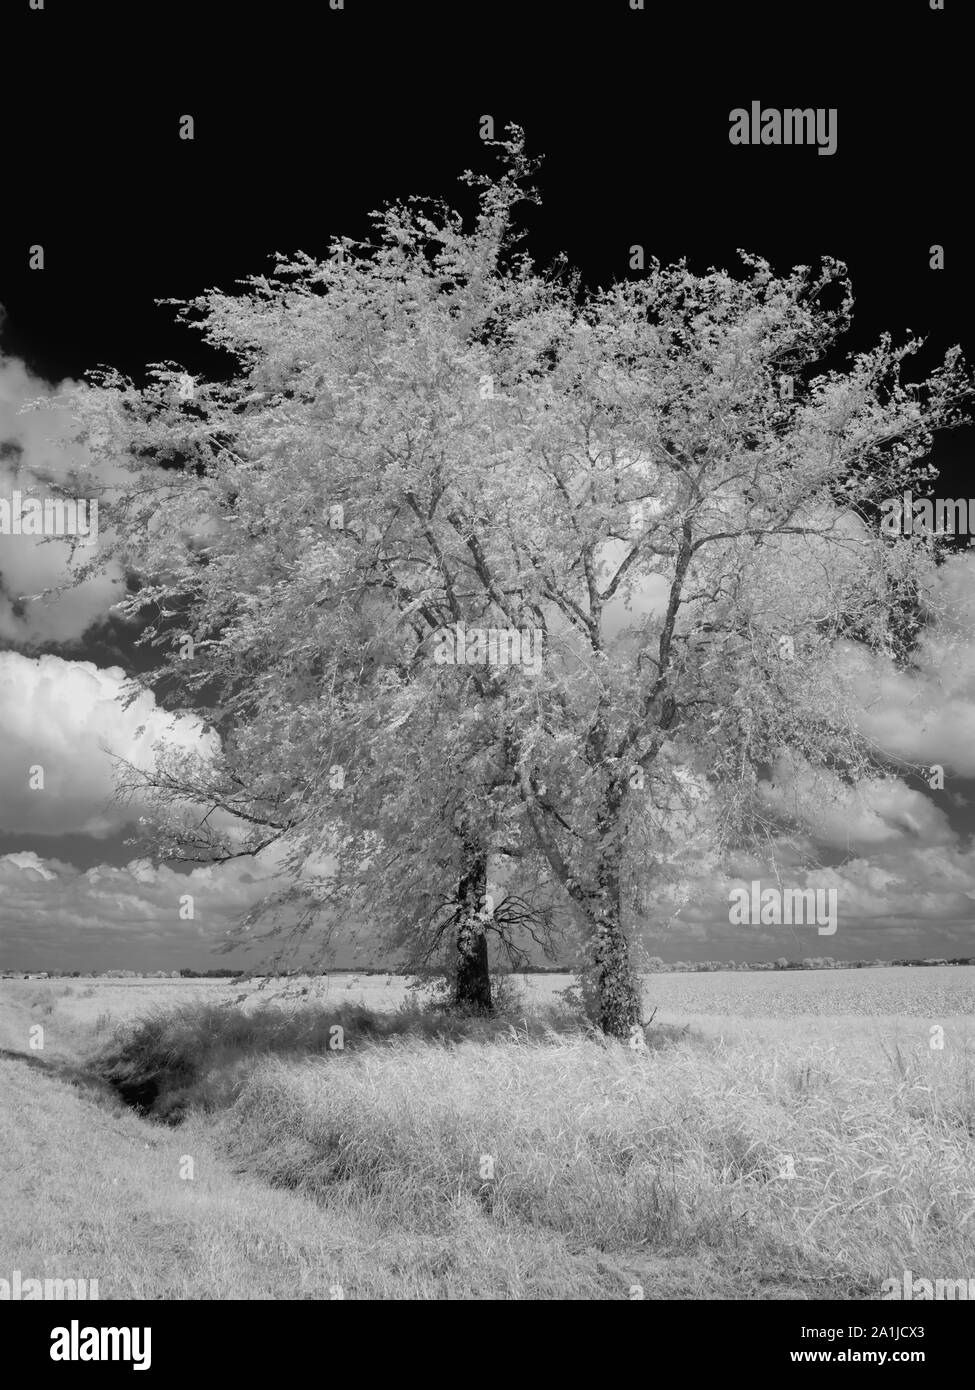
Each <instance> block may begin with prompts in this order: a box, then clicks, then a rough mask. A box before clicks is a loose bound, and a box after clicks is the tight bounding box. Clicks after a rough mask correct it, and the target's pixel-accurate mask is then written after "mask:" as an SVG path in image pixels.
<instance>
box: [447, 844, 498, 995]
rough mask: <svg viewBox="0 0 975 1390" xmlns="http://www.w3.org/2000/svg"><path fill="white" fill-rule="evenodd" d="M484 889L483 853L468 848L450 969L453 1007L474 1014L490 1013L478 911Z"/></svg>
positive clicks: (485, 947) (485, 948)
mask: <svg viewBox="0 0 975 1390" xmlns="http://www.w3.org/2000/svg"><path fill="white" fill-rule="evenodd" d="M486 890H487V856H486V855H485V854H483V853H482V852H481V851H480V850H479V849H474V850H472V853H471V858H470V859H469V861H468V869H467V872H466V873H465V874H464V877H463V878H462V879H461V880H460V883H459V885H458V888H457V897H458V900H459V904H460V918H459V921H458V925H457V938H456V945H457V959H456V961H455V970H454V998H453V1002H454V1006H455V1008H460V1009H470V1010H474V1011H476V1012H478V1013H490V1012H491V1011H492V1008H493V1004H492V1002H491V972H490V970H489V968H488V944H487V935H486V934H485V931H484V920H483V917H482V915H481V914H482V911H483V908H484V896H485V892H486Z"/></svg>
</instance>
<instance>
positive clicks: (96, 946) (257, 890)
mask: <svg viewBox="0 0 975 1390" xmlns="http://www.w3.org/2000/svg"><path fill="white" fill-rule="evenodd" d="M273 882H274V878H273V874H270V873H269V872H268V868H267V866H266V865H263V864H262V863H261V862H260V861H243V860H242V861H238V860H234V861H231V862H230V863H227V864H222V865H219V866H213V865H207V866H201V867H200V868H196V869H194V870H193V871H192V872H190V873H177V872H176V871H175V870H173V869H170V868H167V867H165V866H163V867H158V868H157V867H154V866H152V865H151V864H149V862H148V861H147V860H143V859H136V860H133V861H132V862H131V863H129V864H126V865H124V866H122V867H120V868H116V867H113V866H110V865H100V866H99V867H97V868H94V869H88V870H87V871H84V872H82V871H81V870H79V869H76V868H74V867H73V866H72V865H70V864H65V863H63V862H62V861H60V860H56V859H48V860H43V859H41V858H39V857H38V855H36V854H34V853H30V852H20V853H17V854H7V855H4V856H0V953H2V957H0V958H2V960H3V963H4V966H5V967H6V966H10V967H11V968H25V967H24V966H23V965H22V963H23V962H25V961H26V962H28V965H27V967H26V968H30V964H29V963H30V962H33V963H35V964H38V963H42V962H47V961H50V960H52V959H53V960H54V961H56V962H59V963H62V964H63V966H64V968H67V969H72V968H75V969H84V968H89V969H90V968H102V969H105V968H112V967H115V966H119V965H120V964H121V965H124V964H127V963H128V962H129V961H130V960H132V961H137V962H139V963H141V964H142V965H143V967H144V968H147V969H173V968H177V967H178V966H180V965H184V964H186V963H187V953H188V952H190V953H191V954H192V958H193V960H194V961H195V962H196V963H197V964H199V962H200V960H201V956H202V952H203V951H209V950H210V949H212V948H213V947H214V946H216V945H217V944H219V943H220V942H221V941H222V940H224V939H225V937H226V934H227V932H228V931H229V930H230V929H231V927H232V926H233V924H234V922H235V921H236V920H237V918H238V917H239V916H240V915H241V914H242V913H243V912H244V911H246V910H247V908H249V907H250V906H251V905H252V904H253V903H254V902H256V901H257V900H258V899H260V898H261V897H262V896H263V895H264V894H265V893H266V892H267V891H269V888H270V886H271V884H272V883H273ZM190 910H192V914H193V915H192V916H189V915H188V913H189V911H190ZM207 964H208V965H211V966H213V965H215V964H217V962H215V961H212V960H208V961H207Z"/></svg>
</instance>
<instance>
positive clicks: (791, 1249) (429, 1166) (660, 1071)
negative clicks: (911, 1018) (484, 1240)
mask: <svg viewBox="0 0 975 1390" xmlns="http://www.w3.org/2000/svg"><path fill="white" fill-rule="evenodd" d="M915 1065H916V1067H921V1065H922V1063H921V1061H920V1060H917V1059H916V1060H915ZM934 1081H935V1077H934V1074H933V1072H932V1071H931V1070H930V1069H929V1070H928V1072H927V1078H926V1084H927V1087H928V1089H927V1093H926V1099H925V1101H924V1102H923V1104H919V1095H920V1092H919V1091H918V1089H917V1086H916V1084H911V1082H910V1081H909V1080H907V1079H905V1078H902V1077H898V1076H895V1075H892V1074H891V1073H890V1071H889V1070H885V1069H884V1068H883V1066H880V1067H879V1068H878V1069H876V1070H874V1071H861V1073H860V1074H856V1071H855V1069H851V1068H849V1067H848V1066H843V1065H841V1064H840V1063H839V1062H838V1061H837V1060H836V1059H835V1057H831V1056H830V1055H829V1054H824V1055H822V1056H818V1057H815V1058H813V1059H811V1060H810V1059H809V1058H805V1059H796V1058H793V1057H790V1056H789V1053H788V1050H787V1049H786V1050H785V1051H780V1052H779V1054H778V1055H769V1053H768V1051H767V1050H765V1049H763V1050H761V1051H756V1052H753V1053H751V1054H750V1055H749V1054H747V1053H743V1051H742V1049H741V1048H740V1047H738V1048H710V1049H707V1050H702V1048H701V1046H700V1044H699V1043H698V1042H695V1041H692V1040H690V1039H688V1040H685V1041H682V1042H678V1043H676V1044H675V1045H674V1046H672V1047H668V1048H666V1049H663V1050H660V1051H657V1052H650V1053H649V1054H646V1055H641V1054H639V1053H634V1052H632V1051H630V1050H629V1049H628V1048H626V1047H623V1046H619V1045H610V1046H607V1047H596V1046H594V1045H593V1044H592V1042H591V1041H589V1040H587V1039H585V1038H583V1037H576V1038H569V1039H563V1040H561V1041H560V1043H559V1045H558V1046H554V1047H545V1046H540V1045H538V1043H536V1042H532V1041H528V1042H524V1043H520V1044H518V1043H515V1042H514V1041H513V1040H510V1041H508V1042H504V1041H496V1042H493V1043H482V1044H474V1043H469V1042H465V1043H462V1044H460V1045H459V1046H458V1047H456V1048H453V1049H443V1048H440V1049H431V1048H430V1047H429V1046H425V1045H423V1044H422V1043H420V1042H418V1041H416V1040H415V1039H410V1038H407V1039H404V1040H398V1041H395V1042H393V1043H391V1044H389V1045H386V1046H383V1047H380V1046H374V1045H371V1046H368V1047H366V1048H364V1049H363V1050H362V1051H361V1052H360V1053H358V1054H357V1055H356V1056H354V1057H349V1058H347V1059H346V1060H345V1062H344V1063H343V1065H342V1066H340V1067H331V1066H323V1065H322V1063H321V1062H320V1061H315V1060H305V1061H303V1062H299V1063H295V1062H285V1061H283V1060H281V1059H272V1060H269V1061H267V1062H266V1063H265V1064H263V1065H262V1066H261V1067H260V1068H259V1069H258V1070H257V1071H256V1072H254V1073H253V1074H252V1075H251V1076H250V1077H249V1079H248V1080H247V1082H246V1084H245V1085H244V1087H243V1088H242V1091H241V1094H240V1097H239V1099H238V1101H237V1102H236V1104H235V1105H234V1107H233V1109H232V1110H231V1111H229V1113H228V1114H227V1115H226V1116H225V1117H224V1120H223V1121H222V1124H221V1133H222V1136H223V1143H224V1145H225V1148H226V1152H227V1153H228V1154H229V1155H230V1156H231V1158H232V1159H233V1161H234V1163H235V1165H236V1167H237V1168H238V1170H239V1171H246V1172H249V1173H253V1174H256V1175H259V1176H260V1177H262V1178H263V1179H264V1180H265V1181H267V1182H269V1183H271V1184H273V1185H275V1186H281V1187H287V1188H295V1189H299V1190H301V1191H304V1192H306V1193H311V1194H314V1195H315V1196H316V1197H317V1198H318V1199H319V1200H321V1201H324V1202H326V1203H327V1204H328V1205H329V1206H331V1207H335V1208H336V1209H338V1210H346V1211H347V1210H349V1209H354V1210H357V1211H367V1212H368V1213H369V1216H370V1219H373V1220H375V1221H376V1222H377V1223H378V1224H379V1225H383V1224H384V1223H385V1224H386V1226H387V1227H388V1228H389V1229H393V1228H394V1227H395V1228H396V1229H400V1230H402V1229H404V1228H406V1229H411V1230H413V1231H415V1232H416V1233H418V1234H420V1233H423V1232H430V1231H437V1230H444V1229H446V1228H448V1227H449V1226H450V1224H451V1223H452V1222H454V1221H456V1220H457V1219H458V1216H459V1215H461V1214H462V1213H463V1212H464V1210H465V1209H466V1210H474V1209H476V1210H479V1211H481V1212H483V1213H488V1214H489V1215H490V1216H491V1218H492V1221H493V1222H495V1223H497V1224H499V1225H500V1226H501V1227H502V1228H505V1229H510V1230H512V1231H514V1230H523V1229H525V1228H526V1227H529V1228H535V1229H539V1230H547V1231H550V1232H558V1233H560V1234H561V1235H562V1236H563V1237H565V1238H566V1239H567V1240H568V1241H569V1244H570V1248H576V1247H580V1248H581V1247H594V1248H595V1249H597V1250H600V1251H606V1252H615V1253H621V1252H628V1251H629V1252H634V1251H640V1250H647V1249H652V1250H653V1251H654V1252H656V1253H658V1254H666V1255H671V1256H676V1255H693V1256H696V1257H698V1258H700V1259H704V1260H707V1259H712V1258H714V1259H720V1260H721V1261H722V1262H723V1263H724V1264H725V1266H727V1263H728V1261H732V1262H734V1264H735V1265H736V1267H738V1268H739V1269H740V1271H741V1275H742V1278H743V1280H744V1281H745V1282H746V1284H750V1285H751V1284H756V1283H757V1284H761V1283H762V1282H763V1281H771V1282H772V1283H776V1284H779V1285H781V1284H783V1283H784V1284H791V1285H793V1286H801V1285H803V1284H805V1285H806V1286H807V1287H808V1288H810V1289H811V1290H813V1291H816V1292H818V1293H823V1294H825V1293H826V1292H827V1291H828V1292H831V1293H833V1294H834V1295H837V1296H862V1297H878V1296H879V1293H880V1285H881V1281H882V1280H883V1279H885V1278H887V1277H888V1276H889V1275H890V1274H891V1273H894V1274H898V1273H899V1272H900V1271H901V1270H902V1269H904V1268H911V1269H913V1270H914V1271H915V1272H917V1271H919V1270H928V1271H934V1273H935V1274H937V1273H942V1274H946V1275H956V1276H958V1277H961V1276H966V1275H967V1274H969V1273H970V1272H971V1271H972V1270H973V1269H975V1230H973V1222H972V1211H973V1201H975V1191H973V1185H975V1145H973V1143H972V1139H971V1132H970V1128H969V1125H970V1121H971V1117H972V1112H971V1095H970V1092H969V1091H968V1089H967V1085H968V1082H967V1080H966V1068H965V1067H964V1066H962V1067H960V1069H958V1070H957V1072H956V1073H953V1074H952V1075H950V1076H948V1075H946V1074H945V1073H944V1072H942V1075H941V1078H940V1081H939V1082H938V1084H932V1083H933V1082H934Z"/></svg>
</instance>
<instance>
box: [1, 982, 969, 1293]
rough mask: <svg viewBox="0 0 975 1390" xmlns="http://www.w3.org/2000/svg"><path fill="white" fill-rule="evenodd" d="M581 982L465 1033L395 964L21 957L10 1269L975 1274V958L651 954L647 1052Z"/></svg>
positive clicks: (851, 1283) (486, 1287) (316, 1287)
mask: <svg viewBox="0 0 975 1390" xmlns="http://www.w3.org/2000/svg"><path fill="white" fill-rule="evenodd" d="M570 983H571V981H570V979H569V977H568V976H530V977H527V978H525V977H521V976H517V977H514V979H513V980H511V981H509V987H510V988H509V993H510V990H511V989H513V991H514V993H513V995H512V997H511V998H510V999H509V1000H508V1001H506V1003H505V1008H504V1013H503V1016H502V1017H501V1018H499V1019H498V1020H497V1022H496V1023H493V1024H491V1026H490V1027H488V1026H487V1025H483V1026H482V1025H478V1026H477V1027H473V1026H472V1027H471V1028H470V1029H468V1030H466V1031H464V1030H462V1031H461V1032H460V1033H455V1034H448V1033H447V1032H443V1031H441V1028H440V1024H439V1023H438V1022H437V1020H436V1017H434V1018H433V1021H432V1022H431V1021H430V1018H429V1017H428V1015H427V1014H425V1013H424V1012H423V1010H422V1009H420V1008H419V1007H418V1005H417V1002H416V1000H415V996H414V992H411V991H409V990H407V988H406V982H405V981H404V980H402V979H400V978H397V977H388V976H384V975H364V974H359V975H357V974H355V973H354V972H349V973H344V974H339V973H333V974H332V975H330V976H328V977H318V978H314V979H311V978H304V979H300V978H292V979H289V980H287V981H281V980H277V981H270V982H267V983H266V984H262V983H261V982H259V981H256V980H236V979H235V980H183V979H179V980H159V979H152V980H138V979H136V980H100V979H93V980H83V979H82V980H73V981H63V980H51V981H20V980H5V981H2V982H0V1126H2V1128H3V1132H4V1134H5V1135H6V1136H7V1155H6V1160H5V1162H4V1165H3V1169H2V1173H0V1211H2V1216H0V1268H4V1267H6V1268H10V1269H20V1270H23V1271H29V1272H33V1273H34V1274H35V1275H36V1276H37V1277H42V1276H43V1275H45V1274H52V1275H53V1274H59V1275H61V1276H62V1277H63V1276H64V1275H65V1274H68V1275H71V1274H76V1275H77V1276H78V1277H82V1276H86V1275H87V1277H97V1278H98V1279H99V1282H100V1290H101V1292H100V1296H101V1297H103V1298H106V1297H107V1298H124V1297H132V1296H135V1297H140V1298H160V1297H166V1298H173V1297H175V1298H181V1297H182V1298H197V1297H199V1298H231V1297H245V1298H288V1299H290V1298H334V1297H344V1298H355V1297H373V1298H384V1299H385V1298H448V1299H449V1298H457V1299H468V1298H502V1299H512V1298H514V1299H518V1298H585V1299H589V1298H598V1299H614V1298H634V1297H637V1298H639V1297H644V1298H663V1299H686V1298H695V1299H697V1298H704V1299H706V1298H715V1297H721V1298H739V1299H807V1298H821V1297H835V1298H845V1299H873V1298H878V1297H880V1290H881V1288H882V1285H883V1281H884V1280H886V1279H888V1278H895V1279H900V1278H901V1276H902V1271H903V1270H905V1269H910V1270H912V1271H913V1272H914V1275H915V1276H924V1277H930V1278H970V1277H973V1276H975V1036H973V1027H972V1019H973V1015H975V1008H973V1004H975V968H971V967H932V968H925V969H897V968H889V969H862V970H856V971H802V972H800V971H795V972H762V973H758V972H755V973H745V972H740V973H733V974H732V973H712V974H673V973H671V974H668V973H661V974H654V975H650V976H647V977H646V978H645V982H644V983H645V990H644V998H645V1002H646V1011H645V1012H646V1016H647V1017H648V1018H649V1017H650V1015H651V1014H653V1022H652V1023H651V1024H650V1026H649V1028H648V1030H647V1036H648V1043H649V1047H648V1049H647V1050H646V1051H634V1050H632V1049H629V1048H627V1047H626V1046H624V1045H621V1044H617V1043H609V1042H607V1041H606V1040H596V1039H594V1038H593V1037H592V1036H591V1035H589V1034H587V1032H586V1031H585V1029H584V1028H583V1027H581V1026H580V1024H579V1021H578V1019H576V1020H575V1021H573V1019H572V1017H571V1011H570V1010H568V1008H567V1006H566V1005H565V1003H564V1001H563V999H562V996H561V993H560V992H561V991H563V990H565V989H566V988H567V987H568V986H569V985H570ZM38 1029H40V1032H39V1031H38ZM38 1042H39V1045H38ZM126 1086H127V1087H128V1089H127V1090H126ZM133 1097H136V1098H137V1099H138V1102H139V1103H138V1105H137V1106H136V1105H135V1103H134V1101H133ZM126 1099H127V1100H128V1103H125V1100H126ZM336 1291H338V1292H336Z"/></svg>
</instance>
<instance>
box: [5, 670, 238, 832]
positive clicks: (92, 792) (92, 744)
mask: <svg viewBox="0 0 975 1390" xmlns="http://www.w3.org/2000/svg"><path fill="white" fill-rule="evenodd" d="M124 682H125V673H124V672H123V671H122V670H121V669H120V668H119V667H117V666H110V667H106V668H99V667H97V666H95V665H93V664H92V663H91V662H89V661H65V660H64V659H63V658H61V657H59V656H50V655H45V656H41V657H28V656H24V655H22V654H20V653H18V652H4V653H0V727H2V728H3V733H4V737H3V740H2V741H0V786H3V788H4V795H3V799H2V801H0V830H7V831H11V830H16V831H18V832H25V831H26V832H32V833H35V834H37V835H60V834H65V833H67V832H72V831H74V832H81V833H84V834H88V835H93V836H96V837H99V838H104V837H106V836H108V835H111V834H113V833H114V832H115V831H117V830H119V829H120V828H121V827H122V826H123V825H125V824H126V823H127V822H129V821H131V820H132V818H133V814H134V813H137V812H134V811H133V808H132V807H131V806H129V807H123V806H121V805H119V804H118V803H117V802H115V800H114V788H115V783H114V774H113V764H112V756H113V755H115V756H118V757H122V758H125V759H126V760H127V761H128V762H131V763H133V764H135V766H137V767H140V768H148V767H151V766H152V765H153V754H152V746H153V744H154V743H155V742H156V741H157V740H161V739H165V740H166V742H167V743H169V744H170V745H173V744H175V745H178V746H181V747H185V748H191V749H196V750H197V751H199V752H206V751H208V750H210V749H212V748H213V747H214V746H215V745H214V743H213V742H212V736H208V735H207V734H206V733H205V730H204V728H203V724H202V722H201V721H200V720H199V719H198V718H197V717H196V716H195V715H193V714H182V715H179V716H174V715H171V714H167V713H165V712H164V711H163V710H160V709H159V708H158V707H157V705H156V702H155V698H154V696H153V695H152V694H151V692H145V693H143V694H141V695H139V696H138V698H137V699H136V700H135V701H133V703H132V704H131V705H130V706H129V707H128V709H124V708H123V707H122V700H121V695H122V688H123V684H124ZM208 739H210V740H211V741H208ZM32 768H35V769H36V768H40V769H42V771H43V789H36V790H35V789H33V788H32V786H31V781H32V780H33V781H35V782H36V781H38V780H39V779H38V778H37V777H36V775H35V776H34V777H33V778H32V775H31V769H32Z"/></svg>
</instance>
